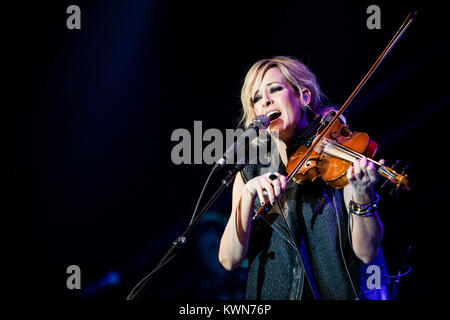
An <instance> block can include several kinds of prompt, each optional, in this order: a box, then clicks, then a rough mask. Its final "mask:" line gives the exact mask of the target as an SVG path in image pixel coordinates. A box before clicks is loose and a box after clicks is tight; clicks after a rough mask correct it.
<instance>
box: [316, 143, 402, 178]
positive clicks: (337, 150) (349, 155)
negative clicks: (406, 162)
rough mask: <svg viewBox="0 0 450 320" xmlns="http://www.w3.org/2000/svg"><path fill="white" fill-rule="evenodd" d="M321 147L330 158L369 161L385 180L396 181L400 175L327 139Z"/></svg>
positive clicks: (352, 161)
mask: <svg viewBox="0 0 450 320" xmlns="http://www.w3.org/2000/svg"><path fill="white" fill-rule="evenodd" d="M319 146H322V147H323V149H322V151H323V152H324V153H326V154H328V155H330V156H333V157H336V158H339V159H341V160H344V161H348V162H350V163H354V162H355V161H356V160H358V159H362V158H366V159H367V161H370V162H372V163H373V164H374V165H375V166H376V167H377V170H378V172H379V173H380V174H381V175H382V176H384V177H385V178H388V179H390V180H394V181H395V180H396V178H397V175H398V174H397V173H396V172H395V171H394V170H392V169H390V168H388V167H386V166H384V165H383V164H381V163H379V162H378V161H375V160H373V159H371V158H367V157H366V156H364V155H363V154H361V153H358V152H356V151H354V150H351V149H349V148H347V147H345V146H343V145H341V144H338V143H336V142H333V141H331V140H329V139H326V141H324V143H320V144H319Z"/></svg>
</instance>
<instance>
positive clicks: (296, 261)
mask: <svg viewBox="0 0 450 320" xmlns="http://www.w3.org/2000/svg"><path fill="white" fill-rule="evenodd" d="M322 100H323V95H322V93H321V91H320V88H319V85H318V84H317V81H316V78H315V76H314V75H313V74H312V72H311V71H310V70H309V69H308V68H307V67H306V66H305V65H304V64H302V63H301V62H299V61H297V60H295V59H292V58H289V57H283V56H281V57H274V58H272V59H264V60H260V61H258V62H256V63H255V64H254V65H253V66H252V67H251V69H250V70H249V72H248V73H247V76H246V78H245V81H244V85H243V87H242V92H241V101H242V105H243V119H242V122H244V123H245V124H246V125H247V124H248V123H249V122H250V121H251V120H252V119H253V118H254V117H256V116H258V115H261V114H264V115H271V118H272V116H273V115H275V116H278V117H277V118H276V119H274V120H272V121H271V123H270V126H269V128H268V131H269V132H270V133H271V134H272V133H273V134H274V136H278V139H277V140H276V142H277V146H278V152H279V157H280V158H281V161H276V162H274V163H279V164H280V165H279V166H278V168H273V166H272V167H271V166H270V164H269V165H248V166H246V167H245V168H244V170H243V171H242V172H241V175H237V176H236V179H235V182H234V186H233V199H232V208H233V210H232V213H231V216H230V218H229V221H228V223H227V226H226V228H225V231H224V233H223V235H222V239H221V242H220V249H219V260H220V262H221V264H222V265H223V266H224V267H225V268H226V269H227V270H233V269H234V268H236V267H237V266H239V265H240V264H241V262H242V261H243V260H244V259H245V257H248V259H249V274H248V280H247V294H246V297H247V298H248V299H313V298H316V299H355V298H358V297H359V298H361V297H363V296H364V295H366V296H367V295H372V296H373V295H374V293H376V294H377V295H378V296H379V295H380V292H384V291H383V290H382V289H383V288H381V289H380V286H379V285H378V286H376V288H375V289H373V286H369V287H371V288H372V289H373V290H369V289H368V288H366V287H367V286H366V285H365V284H366V282H367V281H366V280H367V279H366V278H367V276H368V275H369V276H370V274H367V273H365V271H366V269H365V268H364V267H365V265H367V264H376V266H378V267H379V269H378V270H382V273H384V274H386V267H385V264H384V259H383V256H382V253H381V250H380V245H381V241H382V238H383V226H382V224H381V221H380V219H379V216H378V213H377V211H376V202H377V200H378V199H379V198H378V196H377V195H376V194H375V192H374V186H375V183H376V182H377V180H378V174H377V170H376V168H375V167H374V165H373V163H371V162H368V161H366V160H365V159H362V160H361V161H357V162H355V163H354V164H353V166H351V168H350V169H349V170H348V172H347V179H348V181H349V184H348V185H347V186H346V187H345V188H344V189H343V191H342V190H334V189H332V188H331V187H328V186H326V185H325V183H323V182H322V181H320V179H317V180H316V181H315V182H314V183H309V182H305V183H304V184H301V185H299V184H295V183H292V184H290V185H289V186H287V185H286V175H287V173H286V169H285V166H286V163H287V161H288V159H289V156H290V155H291V154H292V153H293V152H295V150H296V148H298V146H300V145H301V144H305V143H306V141H307V140H308V138H310V137H311V135H312V134H314V132H315V129H317V126H318V124H319V122H320V120H321V119H322V116H323V115H324V114H326V113H327V112H329V110H330V109H329V108H325V107H324V106H323V105H322V104H321V103H322ZM275 133H276V134H275ZM265 194H266V195H267V197H268V199H269V200H270V202H271V204H272V205H273V208H272V209H271V211H270V212H269V213H268V214H267V215H266V216H265V217H264V218H263V219H261V218H260V219H256V220H255V221H253V222H252V215H253V213H254V211H255V210H257V209H258V208H259V207H260V205H261V203H264V202H265V199H264V195H265ZM350 204H351V207H349V206H350ZM366 208H368V210H366V211H363V212H364V213H365V214H364V216H362V215H361V214H359V211H358V209H361V210H365V209H366ZM350 209H352V211H350ZM347 212H352V213H351V214H347ZM357 214H359V215H357ZM347 227H349V228H347ZM347 229H349V230H347ZM350 242H351V245H350ZM361 266H362V268H361ZM382 278H383V277H382ZM383 279H387V278H383ZM369 280H370V279H369Z"/></svg>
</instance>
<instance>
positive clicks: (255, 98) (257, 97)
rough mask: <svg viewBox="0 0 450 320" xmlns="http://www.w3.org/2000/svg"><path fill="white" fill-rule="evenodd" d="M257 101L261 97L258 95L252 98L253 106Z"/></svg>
mask: <svg viewBox="0 0 450 320" xmlns="http://www.w3.org/2000/svg"><path fill="white" fill-rule="evenodd" d="M259 100H261V96H260V95H256V96H254V97H253V104H255V103H257V102H258V101H259Z"/></svg>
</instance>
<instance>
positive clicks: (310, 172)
mask: <svg viewBox="0 0 450 320" xmlns="http://www.w3.org/2000/svg"><path fill="white" fill-rule="evenodd" d="M316 139H317V138H316ZM377 148H378V144H377V143H376V142H375V141H374V140H372V139H370V138H369V136H368V135H367V133H364V132H352V131H351V130H350V129H349V127H348V126H347V125H346V124H344V123H342V121H337V122H335V123H334V124H333V125H332V126H331V128H330V130H329V132H328V133H327V135H325V136H324V137H323V138H322V139H321V140H320V141H318V143H317V144H316V147H315V148H314V150H313V151H312V152H311V153H310V155H309V157H308V158H307V160H306V161H304V164H303V165H302V166H300V168H299V170H298V171H297V172H296V174H295V175H293V178H292V180H293V181H294V182H296V183H299V184H301V183H303V182H304V181H306V180H309V181H314V180H316V179H317V178H319V177H320V178H322V180H324V181H325V182H326V183H327V184H328V185H330V186H332V187H333V188H335V189H340V188H343V187H345V186H346V185H347V184H348V180H347V175H346V172H347V170H348V168H349V167H350V166H351V165H352V163H353V162H355V161H356V160H357V159H362V158H366V159H367V160H368V161H370V162H372V163H373V164H375V166H376V167H377V170H378V173H379V174H380V175H381V176H382V177H384V178H386V179H388V181H390V182H392V183H394V184H395V185H396V186H397V188H402V189H404V190H409V189H410V188H409V185H408V180H407V179H406V177H407V175H403V174H399V173H397V172H395V171H394V170H393V169H391V168H389V167H387V166H385V165H383V164H381V163H379V162H377V161H375V160H373V159H372V158H373V157H374V156H375V153H376V152H377ZM307 149H308V148H307V146H306V145H301V146H300V147H299V148H298V149H297V151H296V152H295V153H294V154H293V155H292V156H291V157H290V158H289V161H288V164H287V166H286V171H287V172H288V174H289V175H290V174H291V173H292V172H293V171H294V169H295V168H296V167H297V166H298V165H299V162H300V161H301V160H302V159H303V158H304V156H305V153H306V151H307Z"/></svg>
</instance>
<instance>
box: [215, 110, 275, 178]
mask: <svg viewBox="0 0 450 320" xmlns="http://www.w3.org/2000/svg"><path fill="white" fill-rule="evenodd" d="M269 124H270V119H269V118H268V117H267V116H265V115H263V114H262V115H260V116H257V117H256V118H255V119H253V120H252V122H251V123H250V124H249V126H248V127H247V130H245V131H244V133H243V134H242V135H241V136H240V137H239V138H238V140H237V141H236V142H235V143H233V144H232V145H231V146H230V147H229V148H228V149H227V151H225V153H224V154H223V156H222V158H220V159H219V160H217V161H216V164H215V165H214V168H213V171H215V170H217V169H218V168H221V167H223V166H224V165H225V164H227V163H229V161H230V160H232V159H233V158H234V156H235V155H236V154H237V152H238V151H239V150H241V149H242V147H247V146H248V143H250V140H253V139H254V138H256V137H257V136H258V135H259V130H260V129H267V128H268V127H269ZM255 133H256V134H255Z"/></svg>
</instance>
